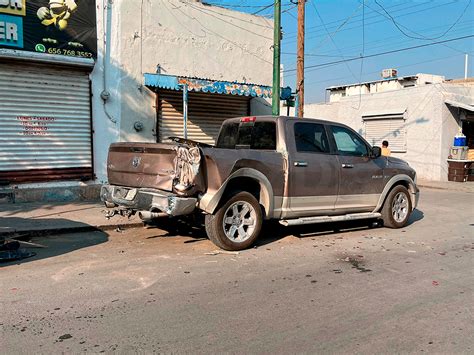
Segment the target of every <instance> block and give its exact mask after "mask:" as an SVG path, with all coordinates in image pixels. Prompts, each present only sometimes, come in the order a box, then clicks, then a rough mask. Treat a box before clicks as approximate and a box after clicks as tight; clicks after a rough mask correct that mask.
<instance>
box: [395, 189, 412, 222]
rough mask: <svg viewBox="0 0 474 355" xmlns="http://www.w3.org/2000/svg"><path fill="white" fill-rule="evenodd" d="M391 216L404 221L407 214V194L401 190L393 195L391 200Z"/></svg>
mask: <svg viewBox="0 0 474 355" xmlns="http://www.w3.org/2000/svg"><path fill="white" fill-rule="evenodd" d="M392 216H393V219H394V220H395V221H396V222H398V223H401V222H404V221H405V219H406V218H407V216H408V196H407V195H406V194H404V193H403V192H399V193H398V194H396V195H395V198H394V199H393V202H392Z"/></svg>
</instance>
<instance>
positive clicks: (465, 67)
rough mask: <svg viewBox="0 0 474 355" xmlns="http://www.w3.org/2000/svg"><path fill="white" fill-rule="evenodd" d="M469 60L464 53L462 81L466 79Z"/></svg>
mask: <svg viewBox="0 0 474 355" xmlns="http://www.w3.org/2000/svg"><path fill="white" fill-rule="evenodd" d="M468 60H469V55H468V54H467V53H466V54H465V55H464V79H467V63H468Z"/></svg>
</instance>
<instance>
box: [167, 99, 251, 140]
mask: <svg viewBox="0 0 474 355" xmlns="http://www.w3.org/2000/svg"><path fill="white" fill-rule="evenodd" d="M158 100H159V103H158V133H159V134H158V137H159V141H160V142H165V141H166V138H167V137H170V136H178V137H182V136H183V93H182V92H180V91H171V90H160V91H159V92H158ZM249 111H250V98H249V97H247V96H235V95H222V94H208V93H201V92H192V91H191V92H189V93H188V125H187V127H188V138H189V139H192V140H195V141H198V142H202V143H207V144H215V141H216V139H217V136H218V134H219V129H220V126H221V124H222V122H223V121H224V120H225V119H227V118H231V117H240V116H247V115H248V114H249Z"/></svg>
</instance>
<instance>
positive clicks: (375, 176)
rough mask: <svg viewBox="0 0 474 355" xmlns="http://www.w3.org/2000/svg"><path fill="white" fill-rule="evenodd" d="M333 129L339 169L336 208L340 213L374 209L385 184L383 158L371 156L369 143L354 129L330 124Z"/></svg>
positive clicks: (331, 129)
mask: <svg viewBox="0 0 474 355" xmlns="http://www.w3.org/2000/svg"><path fill="white" fill-rule="evenodd" d="M330 131H331V133H332V137H331V138H333V139H334V144H335V146H336V149H337V158H338V161H339V170H340V181H339V192H338V197H337V200H336V210H337V211H338V213H344V212H370V211H372V210H373V209H374V208H375V206H376V205H377V202H378V200H379V197H380V194H381V192H382V188H383V164H384V162H383V158H379V159H373V158H371V156H370V146H368V145H367V143H366V142H365V141H364V140H363V139H362V138H361V137H360V136H359V135H358V134H357V133H356V132H354V131H352V130H351V129H348V128H346V127H342V126H338V125H331V126H330Z"/></svg>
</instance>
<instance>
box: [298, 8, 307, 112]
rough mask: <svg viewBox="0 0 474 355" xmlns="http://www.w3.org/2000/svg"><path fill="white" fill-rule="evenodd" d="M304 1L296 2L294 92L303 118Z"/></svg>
mask: <svg viewBox="0 0 474 355" xmlns="http://www.w3.org/2000/svg"><path fill="white" fill-rule="evenodd" d="M305 5H306V0H298V51H297V58H296V92H297V94H298V107H297V109H298V115H297V116H298V117H300V118H301V117H303V116H304V10H305Z"/></svg>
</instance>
